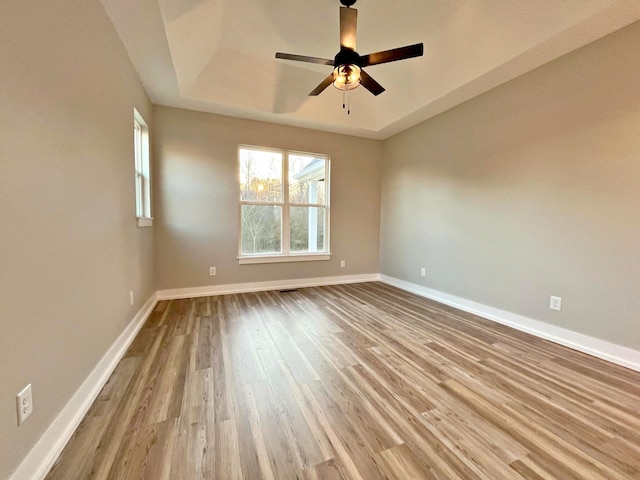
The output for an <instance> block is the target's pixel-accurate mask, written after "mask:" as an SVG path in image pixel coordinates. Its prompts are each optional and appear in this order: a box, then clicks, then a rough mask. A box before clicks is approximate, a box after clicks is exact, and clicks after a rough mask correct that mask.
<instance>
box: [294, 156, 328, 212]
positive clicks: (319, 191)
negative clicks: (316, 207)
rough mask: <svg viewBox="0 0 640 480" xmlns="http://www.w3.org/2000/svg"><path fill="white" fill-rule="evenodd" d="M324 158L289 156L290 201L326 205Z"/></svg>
mask: <svg viewBox="0 0 640 480" xmlns="http://www.w3.org/2000/svg"><path fill="white" fill-rule="evenodd" d="M325 164H326V160H325V159H324V158H314V157H310V156H307V155H289V201H290V202H291V203H318V204H321V205H325V204H326V195H325V178H324V177H325V170H326V169H325Z"/></svg>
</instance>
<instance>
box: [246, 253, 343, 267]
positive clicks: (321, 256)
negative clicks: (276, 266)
mask: <svg viewBox="0 0 640 480" xmlns="http://www.w3.org/2000/svg"><path fill="white" fill-rule="evenodd" d="M321 260H331V254H330V253H307V254H299V255H296V254H294V255H254V256H245V257H238V263H239V264H240V265H249V264H252V263H286V262H316V261H321Z"/></svg>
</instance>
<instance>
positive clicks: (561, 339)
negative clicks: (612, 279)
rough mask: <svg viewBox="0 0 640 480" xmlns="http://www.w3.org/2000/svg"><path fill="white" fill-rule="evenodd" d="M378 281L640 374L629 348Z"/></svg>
mask: <svg viewBox="0 0 640 480" xmlns="http://www.w3.org/2000/svg"><path fill="white" fill-rule="evenodd" d="M380 281H382V282H384V283H387V284H389V285H393V286H394V287H398V288H401V289H402V290H406V291H408V292H411V293H415V294H417V295H420V296H422V297H426V298H429V299H431V300H435V301H436V302H440V303H444V304H445V305H449V306H451V307H455V308H458V309H460V310H463V311H465V312H469V313H473V314H474V315H478V316H480V317H483V318H486V319H487V320H492V321H494V322H497V323H501V324H503V325H507V326H509V327H512V328H515V329H516V330H521V331H523V332H527V333H530V334H532V335H535V336H537V337H540V338H544V339H545V340H549V341H551V342H555V343H558V344H560V345H564V346H565V347H569V348H572V349H574V350H578V351H580V352H583V353H587V354H589V355H593V356H594V357H598V358H601V359H603V360H607V361H608V362H611V363H615V364H617V365H621V366H623V367H626V368H630V369H631V370H635V371H638V372H640V351H638V350H634V349H632V348H628V347H623V346H621V345H616V344H615V343H611V342H607V341H605V340H600V339H599V338H595V337H590V336H588V335H585V334H583V333H578V332H574V331H573V330H567V329H566V328H561V327H557V326H555V325H551V324H549V323H546V322H541V321H539V320H534V319H532V318H528V317H525V316H522V315H517V314H515V313H511V312H507V311H505V310H500V309H499V308H494V307H490V306H488V305H483V304H481V303H476V302H472V301H471V300H466V299H464V298H461V297H456V296H455V295H449V294H448V293H444V292H440V291H438V290H433V289H431V288H427V287H423V286H422V285H417V284H415V283H411V282H406V281H404V280H400V279H397V278H394V277H390V276H388V275H380Z"/></svg>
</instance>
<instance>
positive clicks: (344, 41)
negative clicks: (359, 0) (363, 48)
mask: <svg viewBox="0 0 640 480" xmlns="http://www.w3.org/2000/svg"><path fill="white" fill-rule="evenodd" d="M357 25H358V10H356V9H355V8H347V7H340V48H346V49H347V50H355V49H356V27H357Z"/></svg>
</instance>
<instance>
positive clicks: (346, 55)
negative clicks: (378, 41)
mask: <svg viewBox="0 0 640 480" xmlns="http://www.w3.org/2000/svg"><path fill="white" fill-rule="evenodd" d="M333 62H334V65H335V66H336V67H339V66H340V65H358V66H361V65H360V55H358V53H357V52H356V51H355V50H349V49H348V48H341V49H340V51H339V52H338V54H337V55H336V56H335V59H334V61H333Z"/></svg>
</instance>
